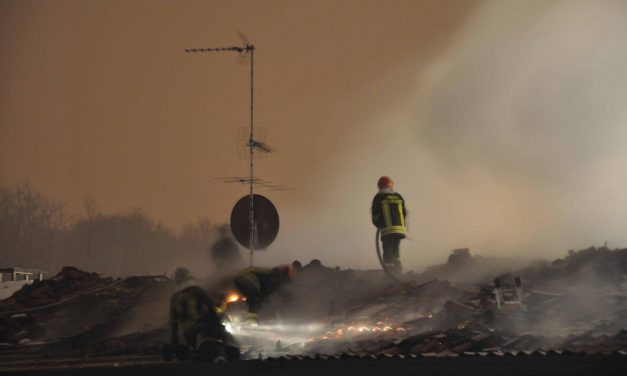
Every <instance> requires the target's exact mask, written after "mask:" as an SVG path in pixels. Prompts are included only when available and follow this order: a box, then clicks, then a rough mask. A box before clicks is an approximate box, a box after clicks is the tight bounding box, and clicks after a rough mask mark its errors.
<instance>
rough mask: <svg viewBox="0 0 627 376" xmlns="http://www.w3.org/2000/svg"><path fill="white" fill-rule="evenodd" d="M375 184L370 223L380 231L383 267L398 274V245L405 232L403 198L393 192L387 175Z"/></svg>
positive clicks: (399, 269)
mask: <svg viewBox="0 0 627 376" xmlns="http://www.w3.org/2000/svg"><path fill="white" fill-rule="evenodd" d="M377 185H378V186H379V192H378V193H377V194H376V196H374V199H373V200H372V223H373V224H374V225H375V226H376V227H377V228H378V229H379V231H380V232H381V243H383V263H384V267H385V268H386V269H388V270H392V271H394V272H395V273H397V274H400V273H401V269H402V267H401V259H400V255H399V247H400V243H401V239H403V238H405V235H406V234H407V228H406V227H405V217H407V211H406V210H405V200H403V197H402V196H401V195H400V194H398V193H396V192H394V190H393V187H394V182H393V181H392V179H390V178H389V177H387V176H382V177H381V178H380V179H379V182H378V183H377Z"/></svg>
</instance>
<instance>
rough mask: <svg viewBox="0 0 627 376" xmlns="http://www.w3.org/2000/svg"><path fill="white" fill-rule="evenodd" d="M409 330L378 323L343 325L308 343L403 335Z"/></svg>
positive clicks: (311, 339)
mask: <svg viewBox="0 0 627 376" xmlns="http://www.w3.org/2000/svg"><path fill="white" fill-rule="evenodd" d="M406 331H407V330H406V329H405V328H404V327H402V326H400V325H395V324H391V323H385V322H381V321H380V322H377V323H376V325H369V324H353V325H343V326H342V327H340V328H338V329H335V330H333V331H331V330H329V331H327V332H326V333H324V334H323V335H320V336H317V337H313V338H310V339H309V340H308V341H307V343H313V342H319V341H326V340H338V339H342V340H344V339H346V340H353V339H363V338H364V337H367V336H375V335H377V336H378V335H388V334H389V335H403V334H404V333H405V332H406Z"/></svg>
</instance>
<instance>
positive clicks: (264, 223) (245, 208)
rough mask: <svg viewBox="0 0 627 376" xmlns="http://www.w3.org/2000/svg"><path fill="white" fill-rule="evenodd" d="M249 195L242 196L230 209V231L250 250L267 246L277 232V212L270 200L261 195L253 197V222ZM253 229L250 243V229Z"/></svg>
mask: <svg viewBox="0 0 627 376" xmlns="http://www.w3.org/2000/svg"><path fill="white" fill-rule="evenodd" d="M250 201H251V200H250V196H248V195H246V196H244V197H242V198H241V199H240V200H239V201H237V203H236V204H235V206H234V207H233V211H231V231H232V232H233V236H235V239H236V240H237V242H238V243H239V244H241V245H242V247H245V248H248V249H250V250H251V251H258V250H261V249H264V248H267V247H268V246H269V245H270V244H272V242H273V241H274V239H276V237H277V235H278V234H279V213H278V212H277V210H276V207H274V204H273V203H272V201H270V200H268V199H267V198H265V197H264V196H262V195H258V194H255V195H254V197H253V207H254V208H255V211H254V215H253V223H252V224H251V223H250V221H249V218H250V215H249V214H250V203H251V202H250ZM251 228H252V229H253V236H252V244H251V236H250V229H251Z"/></svg>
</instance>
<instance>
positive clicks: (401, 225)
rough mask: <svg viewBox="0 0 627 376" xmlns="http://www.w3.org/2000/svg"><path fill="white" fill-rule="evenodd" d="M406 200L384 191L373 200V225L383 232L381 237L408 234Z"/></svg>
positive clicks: (390, 191)
mask: <svg viewBox="0 0 627 376" xmlns="http://www.w3.org/2000/svg"><path fill="white" fill-rule="evenodd" d="M405 217H407V211H406V210H405V200H403V197H402V196H401V195H400V194H398V193H396V192H394V191H392V190H382V191H380V192H379V193H377V195H376V196H374V199H373V200H372V224H374V225H375V226H376V227H377V228H378V229H379V230H381V236H386V235H392V234H398V235H402V236H403V237H404V236H405V235H406V234H407V227H405Z"/></svg>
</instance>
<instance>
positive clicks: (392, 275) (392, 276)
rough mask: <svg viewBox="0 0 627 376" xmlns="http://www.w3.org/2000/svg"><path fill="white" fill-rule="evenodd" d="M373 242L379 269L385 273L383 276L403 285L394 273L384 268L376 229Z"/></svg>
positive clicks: (379, 238) (378, 230) (379, 235)
mask: <svg viewBox="0 0 627 376" xmlns="http://www.w3.org/2000/svg"><path fill="white" fill-rule="evenodd" d="M374 242H375V245H376V247H377V257H378V258H379V263H380V264H381V267H382V268H383V271H384V272H385V274H386V275H387V276H388V277H390V278H392V279H393V280H394V281H396V282H399V283H405V282H403V280H401V279H400V278H398V277H397V276H396V275H394V273H392V272H391V271H390V270H389V269H388V268H387V267H386V266H385V263H384V262H383V256H381V246H380V244H381V230H380V229H377V234H376V236H375V238H374Z"/></svg>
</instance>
